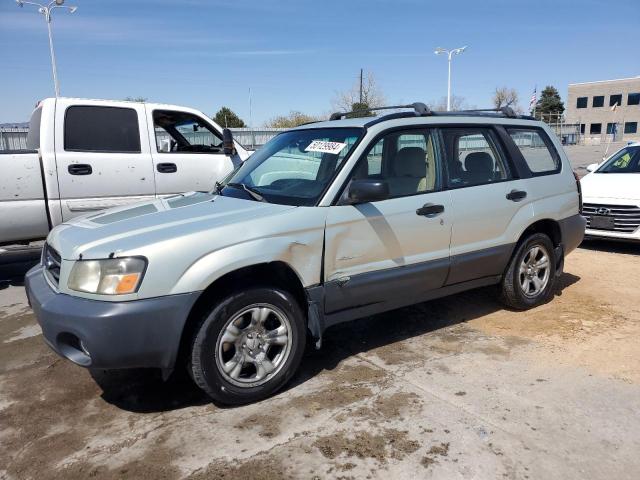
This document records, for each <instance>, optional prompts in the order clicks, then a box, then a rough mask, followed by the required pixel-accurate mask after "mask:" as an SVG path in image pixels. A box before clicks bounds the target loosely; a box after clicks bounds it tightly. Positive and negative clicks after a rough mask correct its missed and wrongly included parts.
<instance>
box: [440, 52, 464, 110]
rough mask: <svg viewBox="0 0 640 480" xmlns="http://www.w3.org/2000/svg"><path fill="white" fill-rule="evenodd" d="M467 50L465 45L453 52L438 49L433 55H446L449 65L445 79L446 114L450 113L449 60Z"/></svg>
mask: <svg viewBox="0 0 640 480" xmlns="http://www.w3.org/2000/svg"><path fill="white" fill-rule="evenodd" d="M466 49H467V45H465V46H464V47H460V48H454V49H453V50H447V49H445V48H441V47H438V48H436V49H435V51H434V52H433V53H435V54H436V55H441V54H443V53H444V54H447V63H448V64H449V75H448V77H447V112H449V111H451V59H452V58H453V56H454V55H460V54H461V53H462V52H464V51H465V50H466Z"/></svg>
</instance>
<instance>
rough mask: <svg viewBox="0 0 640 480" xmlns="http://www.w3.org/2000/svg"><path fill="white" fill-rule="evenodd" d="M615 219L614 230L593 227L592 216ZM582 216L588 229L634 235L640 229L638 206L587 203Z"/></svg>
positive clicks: (639, 209)
mask: <svg viewBox="0 0 640 480" xmlns="http://www.w3.org/2000/svg"><path fill="white" fill-rule="evenodd" d="M592 215H595V216H606V217H613V228H596V227H591V216H592ZM582 216H583V217H585V218H586V219H587V228H592V229H593V230H608V231H615V232H621V233H633V232H635V231H636V230H637V228H638V227H640V207H638V206H636V205H605V204H599V203H585V204H584V205H583V207H582Z"/></svg>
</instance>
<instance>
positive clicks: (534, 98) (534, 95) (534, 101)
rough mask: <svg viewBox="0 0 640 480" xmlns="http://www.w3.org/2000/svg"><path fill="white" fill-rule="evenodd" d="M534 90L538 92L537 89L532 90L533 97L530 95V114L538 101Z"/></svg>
mask: <svg viewBox="0 0 640 480" xmlns="http://www.w3.org/2000/svg"><path fill="white" fill-rule="evenodd" d="M536 90H538V87H535V88H534V89H533V95H531V101H530V102H529V110H530V111H532V112H533V109H534V108H536V103H537V102H538V99H537V98H536Z"/></svg>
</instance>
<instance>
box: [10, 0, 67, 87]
mask: <svg viewBox="0 0 640 480" xmlns="http://www.w3.org/2000/svg"><path fill="white" fill-rule="evenodd" d="M16 3H17V4H18V6H19V7H24V6H25V5H34V6H36V7H38V13H41V14H42V15H43V16H44V19H45V21H46V22H47V32H48V33H49V54H50V55H51V71H52V73H53V86H54V89H55V92H56V98H58V97H59V96H60V84H59V83H58V70H57V68H56V54H55V51H54V49H53V35H52V33H51V14H52V13H53V9H55V8H64V9H67V10H68V11H69V13H73V12H75V11H76V10H77V9H78V7H68V6H66V5H64V0H53V1H52V2H50V3H49V4H47V5H42V4H40V3H37V2H30V1H26V0H16Z"/></svg>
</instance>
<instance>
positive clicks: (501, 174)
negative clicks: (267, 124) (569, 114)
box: [26, 103, 585, 404]
mask: <svg viewBox="0 0 640 480" xmlns="http://www.w3.org/2000/svg"><path fill="white" fill-rule="evenodd" d="M402 110H404V111H402ZM361 113H362V112H360V114H361ZM366 113H367V114H368V115H369V116H365V117H361V116H359V115H358V116H359V118H351V117H353V116H356V115H354V114H335V115H333V116H332V118H331V120H329V121H326V122H318V123H312V124H308V125H304V126H301V127H298V128H295V129H293V130H289V131H286V132H283V133H281V134H279V135H278V136H276V137H275V138H273V139H272V140H271V141H270V142H269V143H267V144H266V145H265V146H264V147H263V148H261V149H260V150H258V151H257V152H256V153H254V154H253V155H252V156H251V157H249V159H248V160H247V161H246V162H244V163H243V164H241V165H240V166H239V167H238V168H237V169H236V170H235V171H234V172H233V173H232V174H231V175H230V176H229V177H227V178H226V179H225V181H224V182H222V183H221V184H217V185H216V186H215V188H213V190H212V191H211V192H191V193H185V194H180V195H175V196H171V197H166V198H158V199H157V200H155V201H149V202H146V203H140V204H136V205H133V206H127V207H122V208H115V209H111V210H107V211H103V212H100V213H94V214H91V215H88V216H84V217H81V218H77V219H73V220H71V221H69V222H67V223H65V224H62V225H60V226H58V227H56V228H55V229H53V231H52V232H51V233H50V235H49V237H48V239H47V242H46V245H45V247H44V249H43V255H42V261H41V263H40V265H38V266H37V267H35V268H34V269H32V270H31V271H30V272H29V273H28V275H27V279H26V282H27V293H28V297H29V301H30V303H31V305H32V307H33V310H34V311H35V313H36V316H37V317H38V320H39V322H40V325H41V326H42V330H43V333H44V338H45V339H46V341H47V343H48V344H49V345H50V346H51V348H52V349H54V350H55V351H56V352H58V353H59V354H60V355H62V356H64V357H66V358H68V359H69V360H71V361H72V362H75V363H76V364H78V365H81V366H84V367H95V368H103V369H115V368H129V367H155V368H160V369H162V370H163V372H164V374H165V375H169V374H170V373H171V372H172V371H173V370H174V369H175V368H177V367H179V366H180V367H181V366H186V367H187V369H188V371H189V372H190V374H191V376H192V378H193V380H194V381H195V382H196V383H197V384H198V385H199V386H200V387H201V388H202V389H203V390H204V391H206V392H207V393H208V394H209V395H210V396H211V397H213V399H215V400H216V401H218V402H221V403H226V404H241V403H247V402H252V401H256V400H259V399H262V398H265V397H266V396H268V395H271V394H272V393H274V392H275V391H277V390H278V389H280V388H281V387H282V386H283V385H284V384H285V383H286V382H287V381H288V380H289V379H290V378H291V377H292V375H293V374H294V373H295V371H296V369H297V367H298V365H299V364H300V361H301V359H302V354H303V351H304V349H305V346H306V345H307V343H309V344H315V346H316V348H320V346H321V344H322V335H323V332H324V330H325V329H326V328H328V327H330V326H332V325H335V324H337V323H340V322H344V321H348V320H352V319H355V318H359V317H364V316H368V315H372V314H375V313H379V312H383V311H387V310H391V309H395V308H399V307H402V306H406V305H410V304H414V303H417V302H423V301H427V300H430V299H433V298H436V297H442V296H445V295H450V294H453V293H457V292H461V291H463V290H468V289H472V288H477V287H482V286H487V285H493V284H497V285H499V286H500V296H501V299H502V300H503V302H504V303H505V304H506V305H507V306H508V307H510V308H512V309H515V310H521V309H528V308H531V307H535V306H537V305H540V304H542V303H543V302H545V301H547V300H549V299H550V298H551V297H552V293H553V290H554V282H555V280H556V278H557V277H558V276H559V275H560V274H561V272H562V268H563V261H564V257H565V255H567V254H568V253H569V252H570V251H572V250H573V249H574V248H576V246H577V245H578V244H579V243H580V242H581V241H582V238H583V235H584V228H585V221H584V219H583V218H582V217H581V216H580V214H579V212H580V201H581V199H580V186H579V183H578V182H577V180H576V178H575V176H574V174H573V172H572V169H571V166H570V164H569V162H568V160H567V158H566V156H565V154H564V152H563V150H562V147H561V145H560V143H559V142H558V140H557V138H556V137H555V136H554V134H553V133H552V132H551V130H550V129H549V128H548V127H547V126H546V125H545V124H544V123H541V122H538V121H535V120H534V119H532V118H530V117H523V116H517V115H515V114H514V113H513V112H512V111H511V110H510V109H503V110H501V111H497V112H487V111H466V112H456V113H452V112H451V113H450V112H446V113H445V112H432V111H430V110H429V109H428V108H427V107H426V106H425V105H423V104H420V103H416V104H412V105H405V106H399V107H393V111H392V113H389V114H387V115H383V116H372V114H371V113H370V112H366ZM345 117H346V118H345ZM212 187H213V186H212ZM308 340H309V342H308Z"/></svg>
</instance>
